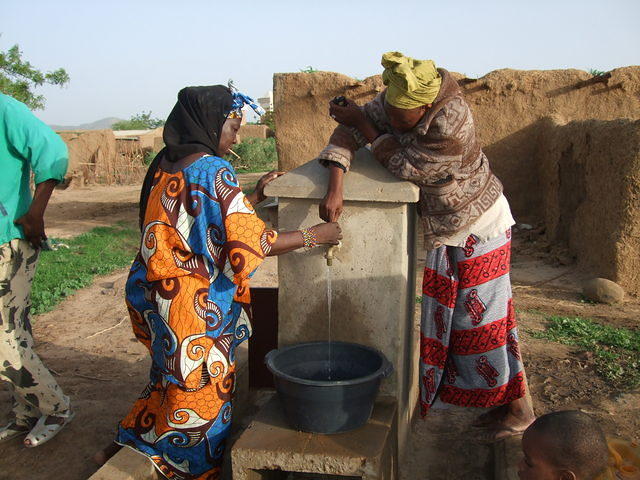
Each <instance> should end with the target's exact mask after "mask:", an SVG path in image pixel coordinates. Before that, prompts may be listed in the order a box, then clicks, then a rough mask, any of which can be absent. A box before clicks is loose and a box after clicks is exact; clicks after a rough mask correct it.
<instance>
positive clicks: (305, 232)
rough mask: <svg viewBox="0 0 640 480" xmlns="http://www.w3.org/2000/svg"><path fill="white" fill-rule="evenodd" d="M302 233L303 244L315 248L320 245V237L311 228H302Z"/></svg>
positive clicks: (305, 246)
mask: <svg viewBox="0 0 640 480" xmlns="http://www.w3.org/2000/svg"><path fill="white" fill-rule="evenodd" d="M300 233H302V246H303V247H304V248H313V247H317V246H318V237H316V234H315V233H314V231H313V230H311V229H310V228H304V229H302V230H300Z"/></svg>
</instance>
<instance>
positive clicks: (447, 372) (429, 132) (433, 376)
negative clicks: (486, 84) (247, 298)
mask: <svg viewBox="0 0 640 480" xmlns="http://www.w3.org/2000/svg"><path fill="white" fill-rule="evenodd" d="M382 65H383V67H384V68H385V69H384V72H383V74H382V78H383V82H384V84H385V85H386V86H387V88H386V90H384V91H383V92H381V93H380V94H379V95H378V96H377V97H376V98H375V99H373V100H372V101H371V102H369V103H367V104H366V105H364V106H362V107H360V106H358V105H356V104H355V103H353V102H351V101H349V100H346V101H345V102H339V103H342V105H340V104H339V103H338V102H332V103H331V104H330V114H331V117H332V118H333V119H334V120H336V121H337V122H338V123H339V125H338V126H337V128H336V129H335V131H334V133H333V134H332V135H331V138H330V139H329V144H328V145H327V147H326V148H325V149H324V150H323V151H322V152H321V153H320V155H319V160H320V162H322V163H323V164H324V165H325V166H327V167H328V168H329V169H330V183H329V188H328V191H327V194H326V196H325V198H324V200H323V202H322V203H321V205H320V216H321V217H322V219H323V220H325V221H336V220H337V219H338V217H339V216H340V214H341V212H342V180H343V176H344V174H345V173H346V172H347V171H348V170H349V166H350V163H351V160H352V159H353V157H354V152H355V151H356V150H357V149H359V148H361V147H364V146H365V145H367V144H370V145H371V147H370V148H371V151H372V153H373V155H374V157H375V158H376V159H377V160H378V161H379V162H380V163H381V164H382V165H384V166H385V167H386V168H387V169H388V170H389V171H390V172H391V173H393V174H394V175H395V176H397V177H399V178H402V179H404V180H408V181H411V182H413V183H415V184H416V185H417V186H419V187H420V202H419V211H420V216H421V217H422V223H423V230H424V246H425V248H426V250H427V259H426V265H425V271H424V279H423V285H422V291H423V301H422V318H421V335H420V387H421V388H420V390H421V392H420V405H421V410H422V415H423V416H424V415H426V413H427V411H428V410H429V408H430V407H431V406H432V405H433V404H434V401H435V400H436V399H439V400H440V401H442V402H445V403H451V404H455V405H459V406H468V407H483V408H491V410H490V411H489V412H488V413H486V414H484V415H482V416H481V417H480V418H479V420H478V422H477V424H478V425H482V426H486V427H488V428H489V433H488V434H487V437H488V438H489V439H494V440H497V439H500V438H504V437H506V436H509V435H513V434H517V433H521V432H522V431H524V430H525V429H526V428H527V427H528V426H529V425H530V424H531V422H532V421H533V420H534V418H535V416H534V413H533V410H532V408H531V405H530V403H529V401H528V400H527V399H526V391H527V384H526V377H525V373H524V368H523V364H522V359H521V355H520V349H519V346H518V330H517V327H516V319H515V313H514V308H513V304H512V300H511V282H510V278H509V264H510V262H509V261H510V254H511V226H512V225H513V224H514V221H513V217H512V216H511V212H510V209H509V203H508V201H507V199H506V198H505V196H504V195H503V194H502V184H501V183H500V180H498V178H497V177H496V176H495V175H494V174H493V173H492V172H491V169H490V168H489V162H488V160H487V157H486V156H485V155H484V153H483V152H482V149H481V148H480V145H479V143H478V141H477V139H476V134H475V128H474V123H473V118H472V115H471V110H470V108H469V106H468V105H467V103H466V102H465V100H464V97H463V95H462V92H461V90H460V88H459V87H458V84H457V82H456V81H455V79H454V78H453V77H452V76H451V74H450V73H449V72H447V71H446V70H444V69H436V67H435V64H434V63H433V61H431V60H415V59H412V58H409V57H405V56H404V55H402V54H401V53H399V52H389V53H386V54H384V55H383V57H382Z"/></svg>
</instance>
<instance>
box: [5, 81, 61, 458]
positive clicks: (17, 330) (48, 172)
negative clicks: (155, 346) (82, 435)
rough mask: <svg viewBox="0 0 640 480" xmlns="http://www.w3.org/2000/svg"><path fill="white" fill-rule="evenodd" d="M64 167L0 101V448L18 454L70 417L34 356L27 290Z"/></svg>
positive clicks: (28, 117) (53, 143)
mask: <svg viewBox="0 0 640 480" xmlns="http://www.w3.org/2000/svg"><path fill="white" fill-rule="evenodd" d="M68 163H69V154H68V152H67V147H66V145H65V144H64V142H63V141H62V139H61V138H60V137H59V136H58V135H56V133H55V132H54V131H53V130H51V128H49V127H48V126H47V125H45V124H44V123H43V122H42V121H40V120H39V119H38V118H37V117H36V116H35V115H33V113H31V111H30V110H29V109H28V108H27V106H26V105H24V104H23V103H21V102H19V101H17V100H15V99H13V98H12V97H9V96H7V95H4V94H0V172H1V174H0V315H1V317H0V379H2V380H4V381H6V382H9V383H10V385H11V390H12V393H13V400H14V402H13V403H14V406H13V418H12V419H11V420H10V421H9V423H8V424H7V425H6V426H4V427H2V428H0V442H1V441H6V440H9V439H11V438H14V437H17V436H21V435H25V434H26V438H25V439H24V445H25V446H27V447H35V446H37V445H41V444H43V443H44V442H46V441H47V440H50V439H51V438H53V437H54V436H55V435H56V434H57V433H58V432H59V431H60V429H61V428H62V427H63V426H64V425H66V424H67V423H68V422H69V421H70V420H71V418H72V417H73V412H72V411H71V409H70V404H69V398H68V397H67V396H66V395H64V393H63V392H62V390H61V389H60V387H59V386H58V383H57V382H56V381H55V379H54V378H53V376H52V375H51V372H49V370H48V369H47V368H46V367H45V366H44V364H43V363H42V360H40V357H38V355H37V354H36V352H35V351H34V349H33V337H32V335H31V323H30V320H29V309H30V295H31V283H32V281H33V276H34V273H35V269H36V263H37V260H38V254H39V252H40V249H41V247H42V242H43V241H44V240H46V238H47V237H46V234H45V231H44V212H45V209H46V207H47V203H48V202H49V198H50V197H51V193H52V192H53V189H54V188H55V186H56V185H57V184H58V183H59V182H61V181H62V180H63V179H64V175H65V173H66V172H67V165H68ZM32 173H33V177H34V183H35V193H34V195H33V197H32V195H31V188H30V178H31V174H32Z"/></svg>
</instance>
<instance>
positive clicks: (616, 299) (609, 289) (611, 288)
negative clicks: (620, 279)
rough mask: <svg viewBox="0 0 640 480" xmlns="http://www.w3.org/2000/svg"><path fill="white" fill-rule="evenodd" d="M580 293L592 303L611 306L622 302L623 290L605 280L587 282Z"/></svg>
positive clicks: (594, 279) (598, 279) (596, 279)
mask: <svg viewBox="0 0 640 480" xmlns="http://www.w3.org/2000/svg"><path fill="white" fill-rule="evenodd" d="M582 293H583V295H584V296H585V298H586V299H587V300H591V301H593V302H599V303H608V304H613V303H620V302H622V301H623V300H624V289H623V288H622V287H621V286H620V285H618V284H617V283H615V282H612V281H611V280H607V279H606V278H593V279H591V280H588V281H587V282H585V283H584V285H583V288H582Z"/></svg>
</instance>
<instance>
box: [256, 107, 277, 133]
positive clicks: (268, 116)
mask: <svg viewBox="0 0 640 480" xmlns="http://www.w3.org/2000/svg"><path fill="white" fill-rule="evenodd" d="M260 123H261V124H263V125H266V126H267V127H269V128H270V129H271V130H273V131H274V132H275V131H276V118H275V113H274V112H273V111H272V110H269V111H268V112H265V114H264V115H262V117H260Z"/></svg>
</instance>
